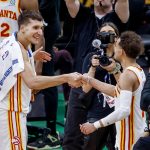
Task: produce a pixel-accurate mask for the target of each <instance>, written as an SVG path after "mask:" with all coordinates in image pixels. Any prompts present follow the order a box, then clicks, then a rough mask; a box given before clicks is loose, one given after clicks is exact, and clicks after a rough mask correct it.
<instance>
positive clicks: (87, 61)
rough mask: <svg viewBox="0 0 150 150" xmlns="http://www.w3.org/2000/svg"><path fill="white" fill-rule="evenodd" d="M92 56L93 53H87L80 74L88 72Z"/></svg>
mask: <svg viewBox="0 0 150 150" xmlns="http://www.w3.org/2000/svg"><path fill="white" fill-rule="evenodd" d="M92 56H93V53H89V54H88V55H87V56H86V57H85V58H84V61H83V66H82V73H87V72H88V71H89V68H90V66H91V57H92Z"/></svg>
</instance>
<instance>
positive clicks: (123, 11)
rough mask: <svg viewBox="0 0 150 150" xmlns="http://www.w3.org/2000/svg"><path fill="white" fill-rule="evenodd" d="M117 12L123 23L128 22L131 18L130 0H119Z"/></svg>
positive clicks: (116, 5) (116, 7)
mask: <svg viewBox="0 0 150 150" xmlns="http://www.w3.org/2000/svg"><path fill="white" fill-rule="evenodd" d="M115 12H116V13H117V15H118V17H119V18H120V20H121V21H122V22H123V23H126V22H127V21H128V19H129V14H130V12H129V1H128V0H117V2H116V4H115Z"/></svg>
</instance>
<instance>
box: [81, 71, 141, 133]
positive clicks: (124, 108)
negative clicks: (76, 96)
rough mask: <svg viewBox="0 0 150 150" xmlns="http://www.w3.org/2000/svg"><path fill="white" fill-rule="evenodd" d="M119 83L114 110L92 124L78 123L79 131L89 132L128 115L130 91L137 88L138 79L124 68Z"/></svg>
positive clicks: (130, 100)
mask: <svg viewBox="0 0 150 150" xmlns="http://www.w3.org/2000/svg"><path fill="white" fill-rule="evenodd" d="M119 83H120V88H121V91H120V96H119V102H120V105H119V107H118V108H116V110H115V111H114V112H112V113H111V114H109V115H108V116H107V117H105V118H103V119H101V120H99V121H96V122H94V123H93V124H92V123H85V124H82V125H80V130H81V132H83V133H84V134H90V133H92V132H94V131H95V130H97V129H98V128H101V127H105V126H108V125H110V124H113V123H115V122H117V121H120V120H122V119H124V118H126V117H127V116H129V114H130V107H131V102H132V92H133V91H135V90H136V88H138V87H137V85H138V84H137V83H138V79H137V77H136V75H135V74H134V73H133V72H131V71H129V70H126V71H125V72H124V73H123V74H122V75H121V77H120V80H119Z"/></svg>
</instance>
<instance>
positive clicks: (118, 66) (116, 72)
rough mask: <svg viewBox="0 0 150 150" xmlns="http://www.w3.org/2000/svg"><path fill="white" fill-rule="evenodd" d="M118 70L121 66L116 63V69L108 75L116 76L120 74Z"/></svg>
mask: <svg viewBox="0 0 150 150" xmlns="http://www.w3.org/2000/svg"><path fill="white" fill-rule="evenodd" d="M120 69H121V65H120V64H119V63H116V67H115V68H114V70H113V71H110V72H109V73H110V74H114V75H115V74H118V73H119V72H120Z"/></svg>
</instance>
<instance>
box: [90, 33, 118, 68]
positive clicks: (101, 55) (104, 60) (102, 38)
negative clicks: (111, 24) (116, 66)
mask: <svg viewBox="0 0 150 150" xmlns="http://www.w3.org/2000/svg"><path fill="white" fill-rule="evenodd" d="M97 38H98V39H95V40H93V42H92V45H93V47H94V48H96V49H97V52H96V53H95V55H98V57H97V59H99V63H100V65H102V66H108V65H110V64H111V61H110V60H109V57H108V56H107V55H106V48H107V47H108V44H110V43H112V44H113V43H114V42H115V38H116V35H115V34H114V33H111V32H99V33H97Z"/></svg>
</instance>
